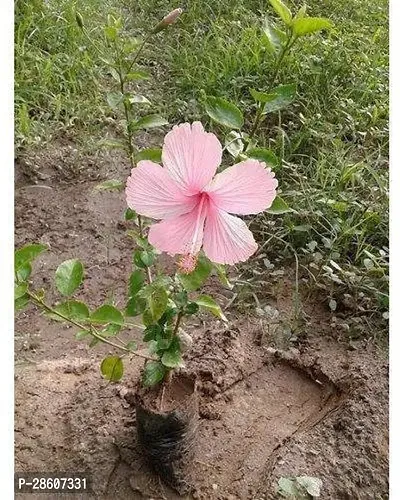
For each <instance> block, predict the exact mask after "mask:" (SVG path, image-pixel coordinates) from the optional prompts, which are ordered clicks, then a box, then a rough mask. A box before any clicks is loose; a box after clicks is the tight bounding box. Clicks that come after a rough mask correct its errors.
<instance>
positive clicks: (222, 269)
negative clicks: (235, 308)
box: [213, 262, 233, 290]
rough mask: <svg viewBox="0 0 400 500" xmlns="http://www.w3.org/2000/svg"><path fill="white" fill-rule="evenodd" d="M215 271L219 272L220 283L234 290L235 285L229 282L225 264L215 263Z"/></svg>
mask: <svg viewBox="0 0 400 500" xmlns="http://www.w3.org/2000/svg"><path fill="white" fill-rule="evenodd" d="M213 265H214V268H215V270H216V271H217V275H218V279H219V281H220V282H221V283H222V284H223V285H225V286H226V287H228V288H229V289H230V290H232V288H233V285H232V283H230V281H229V280H228V276H227V275H226V269H225V266H224V265H223V264H216V263H215V262H214V263H213Z"/></svg>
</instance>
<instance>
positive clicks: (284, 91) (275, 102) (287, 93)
mask: <svg viewBox="0 0 400 500" xmlns="http://www.w3.org/2000/svg"><path fill="white" fill-rule="evenodd" d="M270 94H271V95H272V94H274V95H275V96H274V98H273V99H271V100H269V101H267V102H265V103H264V111H263V114H266V113H273V112H274V111H279V110H280V109H283V108H286V107H287V106H289V104H290V103H292V102H293V100H294V98H295V96H296V84H295V83H291V84H288V85H279V87H275V88H274V89H272V90H271V93H270Z"/></svg>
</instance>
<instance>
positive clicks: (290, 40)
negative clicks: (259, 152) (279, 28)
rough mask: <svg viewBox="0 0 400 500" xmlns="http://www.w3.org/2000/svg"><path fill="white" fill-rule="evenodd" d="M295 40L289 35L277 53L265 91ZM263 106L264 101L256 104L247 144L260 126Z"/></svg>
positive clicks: (272, 82)
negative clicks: (254, 117)
mask: <svg viewBox="0 0 400 500" xmlns="http://www.w3.org/2000/svg"><path fill="white" fill-rule="evenodd" d="M295 41H296V37H292V36H289V38H288V40H287V42H286V44H285V46H284V47H283V49H282V51H281V53H280V55H279V58H278V60H277V62H276V65H275V70H274V73H273V75H272V78H271V81H270V83H269V86H268V89H267V92H270V91H271V90H272V88H273V86H274V84H275V81H276V78H277V76H278V74H279V70H280V69H281V66H282V62H283V60H284V58H285V56H286V54H287V53H288V52H289V50H290V49H291V48H292V46H293V44H294V43H295ZM265 106H266V103H265V102H264V103H259V105H258V109H257V114H256V119H255V120H254V124H253V127H252V129H251V131H250V134H249V138H248V141H249V142H248V144H250V139H252V138H253V137H254V134H255V133H256V132H257V130H258V127H259V126H260V123H261V118H262V115H263V113H264V110H265Z"/></svg>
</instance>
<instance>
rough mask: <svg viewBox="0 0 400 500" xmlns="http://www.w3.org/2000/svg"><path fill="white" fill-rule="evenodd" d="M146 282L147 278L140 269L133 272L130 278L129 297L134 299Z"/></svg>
mask: <svg viewBox="0 0 400 500" xmlns="http://www.w3.org/2000/svg"><path fill="white" fill-rule="evenodd" d="M144 282H145V276H144V273H143V271H140V269H137V270H136V271H133V273H132V274H131V275H130V277H129V289H128V292H129V297H133V296H134V295H136V294H137V293H138V291H139V290H140V289H141V288H142V287H143V284H144Z"/></svg>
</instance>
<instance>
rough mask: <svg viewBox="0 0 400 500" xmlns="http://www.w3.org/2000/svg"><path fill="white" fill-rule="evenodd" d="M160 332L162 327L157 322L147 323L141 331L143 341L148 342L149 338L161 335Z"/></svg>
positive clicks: (152, 338) (155, 338)
mask: <svg viewBox="0 0 400 500" xmlns="http://www.w3.org/2000/svg"><path fill="white" fill-rule="evenodd" d="M161 333H162V327H161V326H160V325H159V324H158V323H155V324H153V325H149V326H147V327H146V328H145V330H144V332H143V341H144V342H150V340H157V337H158V336H159V335H161Z"/></svg>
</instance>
